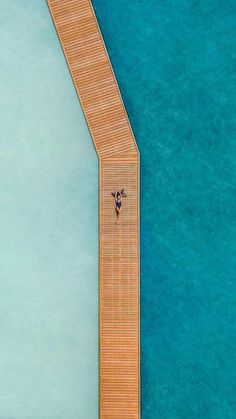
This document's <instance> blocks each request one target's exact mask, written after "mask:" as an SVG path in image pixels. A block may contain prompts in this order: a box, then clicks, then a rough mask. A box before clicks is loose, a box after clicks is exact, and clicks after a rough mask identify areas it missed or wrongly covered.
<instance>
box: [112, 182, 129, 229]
mask: <svg viewBox="0 0 236 419" xmlns="http://www.w3.org/2000/svg"><path fill="white" fill-rule="evenodd" d="M111 194H112V196H113V198H114V200H115V213H116V222H115V224H119V219H120V214H121V210H122V199H123V198H127V195H126V193H125V190H124V189H121V191H115V192H112V193H111Z"/></svg>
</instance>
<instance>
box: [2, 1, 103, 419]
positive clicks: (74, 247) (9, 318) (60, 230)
mask: <svg viewBox="0 0 236 419" xmlns="http://www.w3.org/2000/svg"><path fill="white" fill-rule="evenodd" d="M0 22H1V24H0V39H1V54H0V60H1V65H0V80H1V94H0V124H1V137H0V196H1V199H0V215H1V223H0V419H18V418H19V419H65V418H66V419H77V418H78V419H96V418H97V417H98V413H97V412H98V199H97V196H98V162H97V157H96V153H95V150H94V147H93V143H92V140H91V137H90V134H89V131H88V128H87V125H86V122H85V119H84V116H83V113H82V110H81V107H80V103H79V101H78V98H77V95H76V93H75V90H74V86H73V83H72V80H71V78H70V74H69V71H68V68H67V65H66V62H65V59H64V56H63V53H62V50H61V47H60V44H59V41H58V38H57V35H56V32H55V29H54V26H53V23H52V20H51V16H50V14H49V11H48V8H47V3H46V2H45V1H44V0H20V1H19V0H11V1H8V2H3V1H2V2H1V3H0Z"/></svg>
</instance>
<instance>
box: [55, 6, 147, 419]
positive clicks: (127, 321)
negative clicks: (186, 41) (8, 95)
mask: <svg viewBox="0 0 236 419" xmlns="http://www.w3.org/2000/svg"><path fill="white" fill-rule="evenodd" d="M48 4H49V8H50V11H51V14H52V17H53V20H54V23H55V26H56V29H57V32H58V36H59V39H60V41H61V45H62V48H63V50H64V54H65V57H66V60H67V63H68V66H69V69H70V71H71V75H72V78H73V81H74V85H75V88H76V90H77V92H78V95H79V98H80V101H81V104H82V107H83V110H84V114H85V117H86V119H87V123H88V126H89V129H90V132H91V135H92V138H93V141H94V144H95V147H96V150H97V154H98V157H99V162H100V418H101V419H140V301H139V299H140V285H139V276H140V273H139V267H140V254H139V242H140V231H139V220H140V214H139V197H140V189H139V175H140V165H139V151H138V148H137V145H136V142H135V139H134V135H133V132H132V129H131V126H130V123H129V119H128V116H127V113H126V111H125V107H124V104H123V101H122V98H121V95H120V91H119V88H118V85H117V82H116V78H115V75H114V72H113V69H112V66H111V63H110V60H109V57H108V54H107V51H106V47H105V45H104V41H103V38H102V35H101V32H100V29H99V26H98V23H97V19H96V16H95V14H94V10H93V7H92V4H91V2H90V1H89V0H48ZM121 65H122V64H121ZM55 100H56V98H55ZM122 188H125V191H126V193H127V195H128V196H127V198H126V199H124V201H123V213H122V216H121V221H120V224H119V225H115V213H114V200H113V198H112V196H111V192H112V191H114V190H119V189H122Z"/></svg>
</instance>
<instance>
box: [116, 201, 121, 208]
mask: <svg viewBox="0 0 236 419" xmlns="http://www.w3.org/2000/svg"><path fill="white" fill-rule="evenodd" d="M116 207H117V208H119V209H121V201H116Z"/></svg>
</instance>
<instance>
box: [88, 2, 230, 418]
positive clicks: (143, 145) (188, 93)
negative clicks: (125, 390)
mask: <svg viewBox="0 0 236 419" xmlns="http://www.w3.org/2000/svg"><path fill="white" fill-rule="evenodd" d="M93 4H94V6H95V9H96V13H97V15H98V18H99V22H100V25H101V28H102V31H103V34H104V37H105V41H106V44H107V47H108V50H109V53H110V56H111V59H112V63H113V65H114V69H115V72H116V75H117V78H118V81H119V84H120V88H121V91H122V94H123V97H124V101H125V104H126V106H127V110H128V113H129V116H130V119H131V122H132V126H133V128H134V132H135V135H136V137H137V141H138V144H139V148H140V151H141V159H142V181H141V183H142V200H141V206H142V208H141V209H142V219H141V232H142V243H141V263H142V266H141V274H142V287H141V288H142V292H141V294H142V295H141V296H142V312H141V317H142V411H143V415H142V418H143V419H190V418H191V419H234V418H235V417H236V301H235V295H236V281H235V272H236V254H235V253H236V249H235V242H236V227H235V226H236V223H235V221H236V220H235V218H236V211H235V185H236V182H235V181H236V141H235V138H236V88H235V86H236V85H235V82H236V49H235V45H236V31H235V21H236V3H235V1H232V0H214V1H212V0H202V1H201V0H189V1H187V0H171V1H163V0H158V1H156V0H149V1H145V2H144V1H141V0H139V1H138V0H134V1H132V2H129V1H127V0H116V1H115V2H111V1H110V0H94V1H93Z"/></svg>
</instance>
